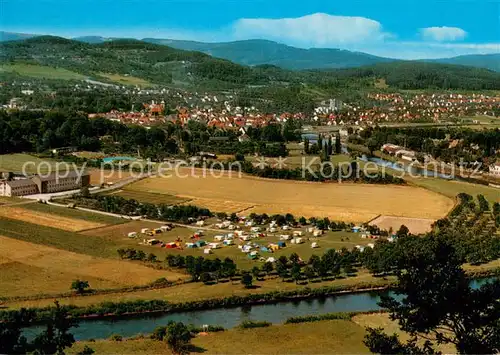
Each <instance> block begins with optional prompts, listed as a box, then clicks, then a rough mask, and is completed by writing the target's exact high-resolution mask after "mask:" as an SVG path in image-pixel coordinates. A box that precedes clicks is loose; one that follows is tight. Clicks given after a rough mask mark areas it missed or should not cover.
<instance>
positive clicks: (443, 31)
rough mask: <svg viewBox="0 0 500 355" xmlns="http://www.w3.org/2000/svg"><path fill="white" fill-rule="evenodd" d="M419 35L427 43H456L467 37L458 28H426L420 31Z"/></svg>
mask: <svg viewBox="0 0 500 355" xmlns="http://www.w3.org/2000/svg"><path fill="white" fill-rule="evenodd" d="M420 35H421V36H422V38H423V39H424V40H428V41H438V42H445V41H458V40H461V39H464V38H465V37H466V36H467V32H465V31H464V30H463V29H461V28H459V27H446V26H442V27H426V28H421V29H420Z"/></svg>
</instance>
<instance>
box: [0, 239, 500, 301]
mask: <svg viewBox="0 0 500 355" xmlns="http://www.w3.org/2000/svg"><path fill="white" fill-rule="evenodd" d="M0 234H1V231H0ZM498 267H499V263H498V262H492V263H489V264H485V265H480V266H472V265H465V266H464V268H465V269H466V270H467V271H470V272H474V271H484V270H498ZM391 281H395V278H393V277H388V278H376V277H373V276H372V275H371V274H370V273H368V272H367V271H365V270H360V271H359V272H358V273H357V275H356V276H354V277H347V278H341V279H336V280H333V281H323V282H319V283H308V284H307V285H297V284H295V283H294V282H283V281H281V279H280V278H274V277H272V278H269V279H266V280H265V281H255V282H254V285H256V286H257V287H255V288H252V289H246V288H244V287H243V286H242V285H241V283H240V282H239V281H234V282H226V283H218V284H214V285H204V284H203V283H201V282H196V283H187V284H182V285H177V286H173V287H169V288H165V289H156V290H140V291H134V292H125V293H111V294H106V295H102V294H101V295H91V296H84V297H71V298H61V299H60V300H59V301H60V303H61V304H71V305H75V306H80V307H83V306H88V305H92V304H98V303H101V302H106V301H110V302H123V301H134V300H154V299H163V300H166V301H170V302H173V303H176V302H189V301H198V300H206V299H213V298H222V297H227V296H228V295H234V296H245V295H249V294H264V293H268V292H273V291H292V290H297V289H304V288H306V287H308V288H311V289H314V288H321V287H324V286H332V287H339V288H341V287H353V286H357V287H358V288H363V287H369V286H372V287H373V286H385V285H387V284H389V283H390V282H391ZM52 303H53V300H51V299H41V300H29V301H17V302H14V301H11V302H5V303H4V306H5V307H8V308H12V309H18V308H22V307H45V306H49V305H51V304H52Z"/></svg>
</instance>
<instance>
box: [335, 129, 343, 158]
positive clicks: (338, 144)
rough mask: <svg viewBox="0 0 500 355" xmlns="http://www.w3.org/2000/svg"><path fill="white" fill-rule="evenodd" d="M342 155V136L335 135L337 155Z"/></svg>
mask: <svg viewBox="0 0 500 355" xmlns="http://www.w3.org/2000/svg"><path fill="white" fill-rule="evenodd" d="M340 153H342V143H341V142H340V134H338V133H337V134H336V135H335V154H340Z"/></svg>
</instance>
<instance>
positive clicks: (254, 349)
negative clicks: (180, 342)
mask: <svg viewBox="0 0 500 355" xmlns="http://www.w3.org/2000/svg"><path fill="white" fill-rule="evenodd" d="M364 334H365V330H364V328H363V327H361V326H359V325H357V324H356V323H354V322H351V321H348V320H332V321H321V322H315V323H311V324H307V326H306V325H305V324H285V325H272V326H270V327H266V328H255V329H230V330H227V331H224V332H218V333H209V334H208V335H206V336H197V337H196V338H194V339H193V340H192V342H191V343H192V345H193V346H194V347H195V350H194V352H203V353H205V354H326V353H329V354H334V353H335V354H369V351H368V349H367V348H366V347H365V346H364V345H363V337H364ZM277 341H279V344H280V346H279V347H277V346H276V344H277V343H276V342H277ZM85 345H88V346H90V347H91V348H92V349H94V350H95V351H96V353H97V354H103V353H104V354H112V353H121V354H152V353H155V354H170V351H169V350H168V348H167V347H166V344H165V343H164V342H160V341H154V340H151V339H136V340H124V341H121V342H114V341H109V340H99V341H96V342H77V343H76V344H75V345H74V346H73V348H71V349H70V350H69V352H68V353H69V354H76V353H77V352H78V351H81V350H82V349H83V347H84V346H85Z"/></svg>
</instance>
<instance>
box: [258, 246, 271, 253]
mask: <svg viewBox="0 0 500 355" xmlns="http://www.w3.org/2000/svg"><path fill="white" fill-rule="evenodd" d="M260 251H265V252H268V253H269V252H271V251H272V250H270V249H268V248H266V247H264V246H262V247H260Z"/></svg>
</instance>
